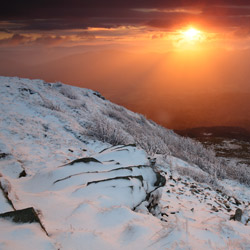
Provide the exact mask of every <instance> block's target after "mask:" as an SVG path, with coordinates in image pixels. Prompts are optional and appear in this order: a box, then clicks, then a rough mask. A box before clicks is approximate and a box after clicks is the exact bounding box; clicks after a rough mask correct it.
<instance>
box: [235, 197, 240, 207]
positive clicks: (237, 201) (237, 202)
mask: <svg viewBox="0 0 250 250" xmlns="http://www.w3.org/2000/svg"><path fill="white" fill-rule="evenodd" d="M234 201H235V204H236V205H237V206H239V205H241V202H240V201H239V200H237V199H236V198H235V197H234Z"/></svg>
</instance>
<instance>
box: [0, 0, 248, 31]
mask: <svg viewBox="0 0 250 250" xmlns="http://www.w3.org/2000/svg"><path fill="white" fill-rule="evenodd" d="M249 7H250V3H249V0H237V1H235V0H175V1H170V0H169V1H167V0H154V1H152V0H127V1H119V0H106V1H104V0H71V1H69V0H60V1H59V0H54V1H53V0H51V1H49V0H43V1H39V0H38V1H34V0H33V1H20V0H14V1H5V2H3V3H2V4H1V9H0V20H2V21H8V22H12V25H11V26H9V27H7V28H8V29H10V30H12V31H15V30H40V31H42V30H55V29H60V30H63V29H85V28H87V27H106V28H110V27H116V26H121V25H149V26H153V27H161V28H169V27H173V26H176V25H182V24H185V23H187V22H193V21H196V22H205V23H208V24H209V23H210V24H213V25H217V26H231V25H232V23H233V25H235V24H236V25H238V26H242V25H245V26H248V25H249V19H247V18H248V17H249V15H250V8H249ZM190 8H192V9H197V10H199V11H200V12H199V13H198V12H197V13H195V12H194V13H192V12H189V11H187V12H185V9H187V10H188V9H190ZM138 9H142V10H143V9H144V10H145V9H146V10H150V9H153V10H154V11H138ZM174 9H177V10H180V9H182V10H184V11H179V12H178V11H176V12H175V11H174ZM155 10H157V11H155ZM166 10H171V11H166ZM244 19H245V20H244ZM20 23H21V24H22V25H20ZM13 24H14V25H13ZM15 24H16V25H15ZM0 28H1V22H0ZM5 28H6V27H5Z"/></svg>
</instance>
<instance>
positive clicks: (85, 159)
mask: <svg viewBox="0 0 250 250" xmlns="http://www.w3.org/2000/svg"><path fill="white" fill-rule="evenodd" d="M79 162H83V163H89V162H97V163H101V162H100V161H98V160H97V159H95V158H93V157H85V158H80V159H76V160H74V161H72V162H70V163H68V164H67V165H73V164H75V163H79Z"/></svg>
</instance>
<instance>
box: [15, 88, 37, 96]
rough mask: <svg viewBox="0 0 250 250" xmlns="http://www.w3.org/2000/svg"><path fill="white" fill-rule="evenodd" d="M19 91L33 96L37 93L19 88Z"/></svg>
mask: <svg viewBox="0 0 250 250" xmlns="http://www.w3.org/2000/svg"><path fill="white" fill-rule="evenodd" d="M19 91H20V92H28V93H29V94H30V95H33V94H35V93H36V92H34V91H33V90H31V89H27V88H19Z"/></svg>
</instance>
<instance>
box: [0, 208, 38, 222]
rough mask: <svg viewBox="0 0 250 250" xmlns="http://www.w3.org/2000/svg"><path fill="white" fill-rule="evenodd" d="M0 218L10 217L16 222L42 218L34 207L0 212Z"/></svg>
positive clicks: (36, 220) (34, 220)
mask: <svg viewBox="0 0 250 250" xmlns="http://www.w3.org/2000/svg"><path fill="white" fill-rule="evenodd" d="M0 218H10V219H11V220H12V221H13V222H16V223H32V222H38V223H39V222H40V219H39V218H38V215H37V213H36V211H35V209H34V208H33V207H29V208H25V209H21V210H16V211H11V212H7V213H3V214H0Z"/></svg>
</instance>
